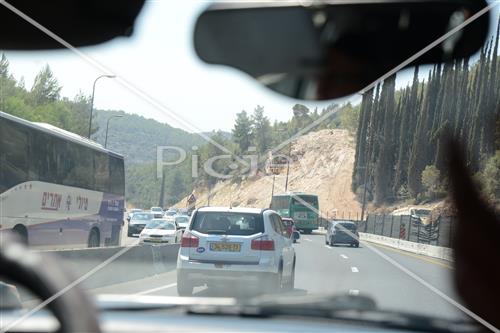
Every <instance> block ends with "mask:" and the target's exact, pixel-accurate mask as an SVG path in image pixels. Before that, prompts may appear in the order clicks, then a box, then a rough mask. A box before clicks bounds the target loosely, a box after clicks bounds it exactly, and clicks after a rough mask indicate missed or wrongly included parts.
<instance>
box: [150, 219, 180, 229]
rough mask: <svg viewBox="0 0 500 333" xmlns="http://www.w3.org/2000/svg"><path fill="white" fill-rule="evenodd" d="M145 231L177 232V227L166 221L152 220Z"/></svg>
mask: <svg viewBox="0 0 500 333" xmlns="http://www.w3.org/2000/svg"><path fill="white" fill-rule="evenodd" d="M145 229H161V230H175V225H174V224H173V223H172V222H168V221H165V220H152V221H151V222H149V223H148V224H146V227H145Z"/></svg>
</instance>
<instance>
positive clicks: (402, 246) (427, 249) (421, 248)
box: [359, 232, 453, 261]
mask: <svg viewBox="0 0 500 333" xmlns="http://www.w3.org/2000/svg"><path fill="white" fill-rule="evenodd" d="M359 239H360V240H362V241H368V242H372V243H376V244H381V245H385V246H389V247H392V248H396V249H399V250H403V251H408V252H412V253H416V254H421V255H425V256H428V257H433V258H438V259H443V260H447V261H453V251H452V249H450V248H447V247H441V246H435V245H428V244H422V243H415V242H409V241H407V240H402V239H397V238H391V237H386V236H379V235H374V234H367V233H364V232H360V233H359Z"/></svg>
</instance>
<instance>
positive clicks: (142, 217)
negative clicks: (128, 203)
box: [132, 213, 153, 221]
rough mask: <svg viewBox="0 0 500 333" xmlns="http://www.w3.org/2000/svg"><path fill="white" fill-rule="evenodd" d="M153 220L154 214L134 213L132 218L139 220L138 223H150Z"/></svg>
mask: <svg viewBox="0 0 500 333" xmlns="http://www.w3.org/2000/svg"><path fill="white" fill-rule="evenodd" d="M152 218H153V214H148V213H134V215H133V216H132V220H137V221H148V220H151V219H152Z"/></svg>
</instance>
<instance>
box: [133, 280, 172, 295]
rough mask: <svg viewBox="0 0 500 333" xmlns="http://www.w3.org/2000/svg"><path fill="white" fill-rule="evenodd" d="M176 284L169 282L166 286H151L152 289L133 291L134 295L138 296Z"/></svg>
mask: <svg viewBox="0 0 500 333" xmlns="http://www.w3.org/2000/svg"><path fill="white" fill-rule="evenodd" d="M176 285H177V283H171V284H167V285H166V286H161V287H157V288H153V289H148V290H144V291H141V292H138V293H135V294H134V295H135V296H138V295H146V294H151V293H154V292H156V291H160V290H163V289H168V288H172V287H175V286H176Z"/></svg>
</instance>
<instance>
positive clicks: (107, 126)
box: [104, 114, 123, 148]
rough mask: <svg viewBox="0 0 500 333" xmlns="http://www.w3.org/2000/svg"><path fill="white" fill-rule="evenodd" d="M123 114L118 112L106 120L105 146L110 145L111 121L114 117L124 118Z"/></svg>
mask: <svg viewBox="0 0 500 333" xmlns="http://www.w3.org/2000/svg"><path fill="white" fill-rule="evenodd" d="M122 117H123V115H122V114H116V115H114V116H111V117H109V118H108V121H107V122H106V138H105V139H104V148H106V147H107V146H108V130H109V121H110V120H111V119H113V118H122Z"/></svg>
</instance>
